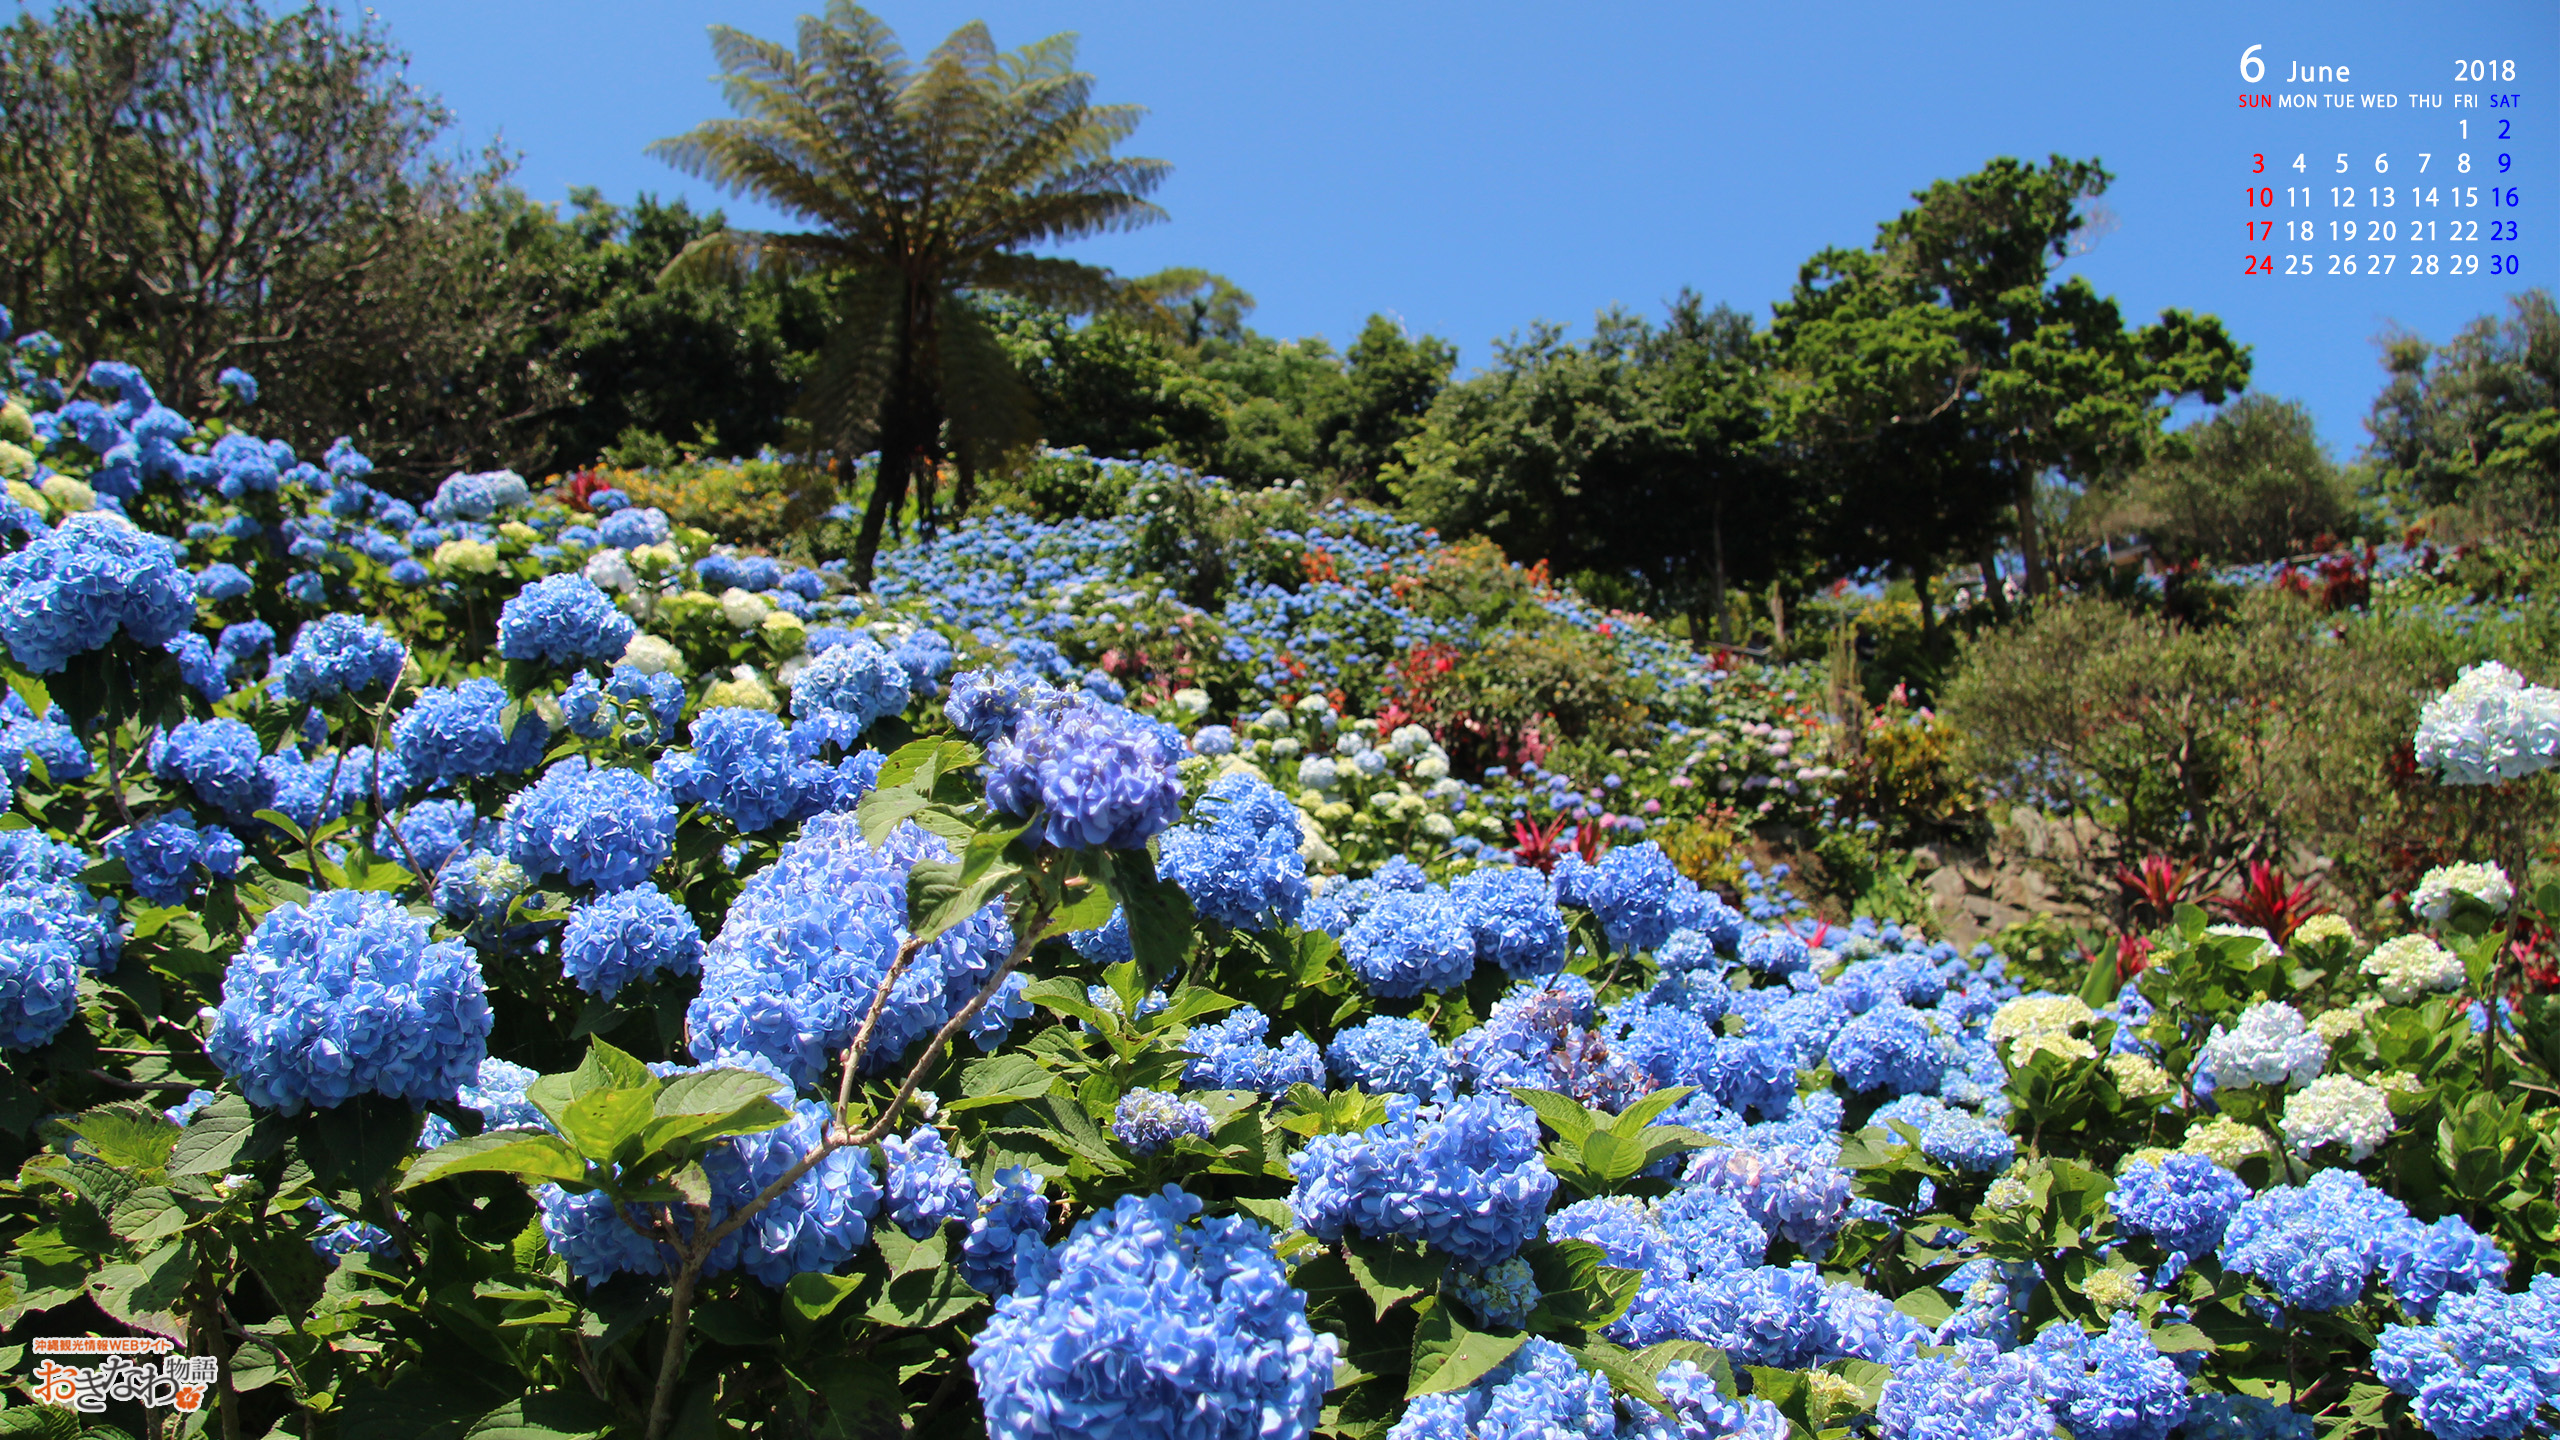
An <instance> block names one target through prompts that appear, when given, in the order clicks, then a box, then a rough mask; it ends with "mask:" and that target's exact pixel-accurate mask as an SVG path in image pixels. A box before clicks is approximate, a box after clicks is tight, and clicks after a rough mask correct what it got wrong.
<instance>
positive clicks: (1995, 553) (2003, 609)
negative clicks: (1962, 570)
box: [1975, 540, 2009, 625]
mask: <svg viewBox="0 0 2560 1440" xmlns="http://www.w3.org/2000/svg"><path fill="white" fill-rule="evenodd" d="M1975 563H1977V564H1979V565H1980V566H1981V567H1982V598H1984V599H1985V600H1988V601H1990V602H1991V618H1992V619H1994V620H1997V621H1999V622H2000V623H2001V624H2003V625H2006V624H2008V623H2009V587H2008V586H2006V585H2004V584H2002V583H2001V581H2000V552H1999V550H1998V549H1997V548H1995V547H1994V546H1993V545H1992V543H1991V542H1990V541H1988V540H1985V541H1983V542H1982V549H1981V551H1980V552H1979V553H1978V554H1977V555H1976V556H1975Z"/></svg>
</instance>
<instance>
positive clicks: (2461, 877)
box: [2409, 861, 2516, 924]
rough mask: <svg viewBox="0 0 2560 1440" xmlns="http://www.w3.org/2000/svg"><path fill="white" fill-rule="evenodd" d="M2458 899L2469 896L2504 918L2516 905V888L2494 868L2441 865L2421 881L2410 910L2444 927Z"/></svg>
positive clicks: (2412, 898) (2471, 865) (2482, 865)
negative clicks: (2461, 896)
mask: <svg viewBox="0 0 2560 1440" xmlns="http://www.w3.org/2000/svg"><path fill="white" fill-rule="evenodd" d="M2456 895H2468V896H2470V897H2471V898H2472V899H2474V900H2477V901H2479V902H2480V903H2481V904H2483V905H2486V906H2488V907H2489V908H2490V909H2491V910H2493V911H2496V912H2498V913H2499V914H2502V915H2503V914H2505V913H2506V909H2507V907H2508V906H2509V905H2511V904H2513V903H2515V898H2516V887H2515V886H2514V884H2513V883H2511V882H2510V881H2509V880H2508V879H2507V872H2506V871H2504V870H2502V869H2500V868H2498V867H2497V866H2495V865H2488V864H2480V863H2475V862H2470V861H2466V862H2464V863H2462V864H2460V865H2439V866H2437V867H2436V868H2434V869H2433V870H2430V871H2428V872H2427V873H2426V875H2425V876H2424V877H2423V878H2421V879H2420V880H2419V881H2418V889H2417V893H2416V894H2413V895H2411V896H2410V897H2409V908H2410V910H2412V911H2413V912H2415V913H2416V915H2417V917H2418V918H2419V919H2421V920H2432V921H2434V922H2436V923H2438V924H2442V923H2443V922H2444V921H2445V920H2446V919H2447V918H2449V917H2450V916H2451V915H2452V914H2453V897H2454V896H2456Z"/></svg>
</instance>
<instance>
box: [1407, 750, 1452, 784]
mask: <svg viewBox="0 0 2560 1440" xmlns="http://www.w3.org/2000/svg"><path fill="white" fill-rule="evenodd" d="M1413 778H1415V779H1416V780H1446V779H1448V778H1449V752H1448V751H1446V750H1443V749H1441V748H1440V747H1439V746H1437V745H1434V746H1432V747H1431V748H1430V749H1428V750H1426V751H1424V752H1422V758H1421V759H1419V760H1416V761H1414V762H1413Z"/></svg>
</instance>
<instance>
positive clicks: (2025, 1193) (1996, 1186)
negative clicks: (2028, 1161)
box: [1982, 1175, 2036, 1210]
mask: <svg viewBox="0 0 2560 1440" xmlns="http://www.w3.org/2000/svg"><path fill="white" fill-rule="evenodd" d="M2035 1198H2036V1196H2035V1192H2034V1191H2032V1190H2030V1189H2028V1188H2027V1185H2026V1182H2025V1181H2023V1180H2020V1179H2018V1178H2017V1177H2016V1176H2014V1175H2003V1176H2001V1177H2000V1178H1999V1179H1997V1180H1994V1181H1992V1182H1991V1188H1990V1189H1988V1190H1985V1191H1983V1192H1982V1203H1983V1204H1985V1205H1988V1206H1990V1207H1991V1208H1992V1209H1994V1210H2010V1209H2015V1208H2016V1207H2018V1206H2020V1205H2024V1204H2026V1203H2027V1202H2028V1201H2030V1200H2033V1199H2035Z"/></svg>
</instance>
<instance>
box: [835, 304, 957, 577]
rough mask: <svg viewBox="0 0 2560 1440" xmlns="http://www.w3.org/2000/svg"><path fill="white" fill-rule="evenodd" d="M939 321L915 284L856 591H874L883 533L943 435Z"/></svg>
mask: <svg viewBox="0 0 2560 1440" xmlns="http://www.w3.org/2000/svg"><path fill="white" fill-rule="evenodd" d="M935 319H936V316H935V311H934V305H933V290H932V287H930V286H925V285H917V284H914V283H912V282H910V283H909V285H908V286H907V295H906V307H905V310H904V312H903V313H902V314H901V315H900V316H899V317H898V357H897V362H896V369H894V370H892V371H891V372H890V377H889V395H888V400H887V403H886V404H884V405H883V406H882V407H881V412H882V413H881V418H880V469H879V472H878V473H877V474H876V475H875V476H874V477H873V478H872V481H871V499H870V501H869V503H867V504H865V505H864V506H863V507H862V530H861V532H860V533H859V534H858V535H856V536H855V538H854V542H853V576H852V579H853V586H854V588H855V589H857V590H869V589H870V588H871V579H872V573H873V565H874V562H875V561H876V560H877V559H878V558H879V554H880V531H881V528H882V526H883V525H885V524H887V523H889V522H890V520H891V517H893V516H895V515H897V514H899V513H900V507H901V506H902V505H904V504H905V502H906V498H907V481H908V478H909V476H910V474H911V473H912V472H913V469H914V467H915V464H916V462H917V460H918V459H919V458H920V457H923V456H926V455H928V454H929V451H930V447H931V446H932V445H933V443H934V441H935V440H937V439H939V438H940V435H941V431H942V416H941V413H940V412H941V406H940V404H939V398H940V397H939V395H938V393H937V391H936V390H935V383H936V381H937V379H938V378H939V377H938V376H937V375H936V374H935V371H936V370H937V369H938V368H939V367H938V365H937V363H936V360H937V357H936V354H935V347H934V323H935ZM926 463H928V464H930V463H931V461H930V460H929V459H927V461H926ZM926 483H927V484H928V485H929V484H931V483H932V482H931V481H930V480H928V481H927V482H926Z"/></svg>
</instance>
